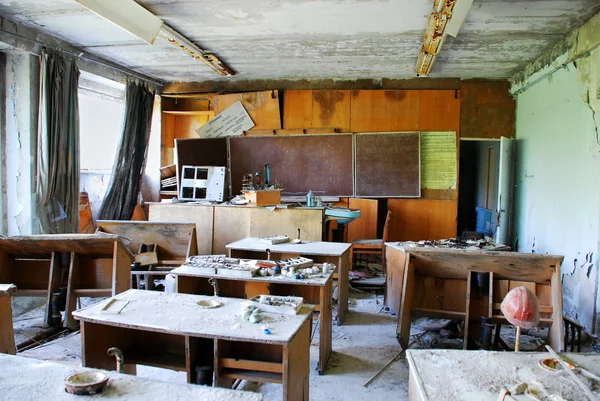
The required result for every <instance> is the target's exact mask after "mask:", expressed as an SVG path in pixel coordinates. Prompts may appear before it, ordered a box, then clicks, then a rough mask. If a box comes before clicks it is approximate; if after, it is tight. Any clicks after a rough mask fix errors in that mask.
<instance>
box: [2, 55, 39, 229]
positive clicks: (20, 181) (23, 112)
mask: <svg viewBox="0 0 600 401" xmlns="http://www.w3.org/2000/svg"><path fill="white" fill-rule="evenodd" d="M38 77H39V62H38V59H37V58H36V57H33V56H31V55H29V54H19V53H10V54H7V57H6V75H5V79H6V81H5V90H6V118H5V127H4V129H5V130H6V131H5V159H4V162H5V175H4V176H5V179H6V181H5V182H4V183H3V185H2V190H3V191H5V194H6V199H7V202H6V203H7V204H6V220H7V221H6V224H7V234H8V235H23V234H31V232H32V226H34V225H35V224H34V222H33V220H34V210H33V208H34V205H35V199H36V198H35V194H34V191H35V178H34V177H35V174H36V159H35V152H36V146H37V139H36V138H37V132H36V130H37V110H38V99H39V98H38V92H39V79H38Z"/></svg>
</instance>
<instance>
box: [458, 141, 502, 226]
mask: <svg viewBox="0 0 600 401" xmlns="http://www.w3.org/2000/svg"><path fill="white" fill-rule="evenodd" d="M500 154H501V149H500V140H461V141H460V163H459V182H460V186H459V192H458V220H457V234H458V235H459V236H460V235H461V234H462V233H463V231H477V232H480V233H483V234H485V235H487V236H490V237H493V236H494V234H495V233H496V228H497V222H498V210H499V208H498V191H499V182H500Z"/></svg>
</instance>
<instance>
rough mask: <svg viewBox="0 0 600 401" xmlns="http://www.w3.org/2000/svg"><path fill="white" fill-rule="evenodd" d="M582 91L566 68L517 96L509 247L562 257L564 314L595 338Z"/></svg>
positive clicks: (596, 216) (590, 150)
mask: <svg viewBox="0 0 600 401" xmlns="http://www.w3.org/2000/svg"><path fill="white" fill-rule="evenodd" d="M586 91H587V89H586V87H585V86H583V85H582V84H581V83H580V81H579V77H578V71H577V70H576V68H575V66H574V65H573V64H569V65H568V66H567V68H565V69H560V70H558V71H556V72H555V73H553V74H552V75H549V76H548V77H547V78H544V79H542V80H540V81H539V82H537V83H535V84H533V85H531V86H530V87H529V88H527V89H526V90H525V91H523V92H521V93H520V94H519V95H518V96H517V133H516V138H517V156H516V169H515V204H514V209H515V216H514V225H515V238H514V240H515V243H516V249H517V250H518V251H520V252H535V253H549V254H559V255H564V257H565V260H564V262H563V265H562V282H563V303H564V311H565V313H566V314H568V315H571V316H574V317H575V318H576V319H577V320H578V321H580V322H581V323H582V324H584V325H585V327H586V328H587V329H588V330H589V331H594V325H595V316H596V313H597V312H596V307H595V305H596V297H597V287H598V256H599V250H600V244H599V236H600V227H599V225H600V224H599V223H600V144H599V143H598V139H597V137H596V131H595V126H594V119H593V115H592V112H591V110H590V108H589V107H588V105H587V104H586V103H585V102H584V100H582V96H584V95H585V94H586ZM583 99H585V97H584V98H583Z"/></svg>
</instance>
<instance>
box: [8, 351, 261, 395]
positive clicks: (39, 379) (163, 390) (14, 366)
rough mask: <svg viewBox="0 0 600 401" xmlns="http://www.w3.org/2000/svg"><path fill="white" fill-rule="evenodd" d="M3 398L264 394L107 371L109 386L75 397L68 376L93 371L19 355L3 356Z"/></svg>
mask: <svg viewBox="0 0 600 401" xmlns="http://www.w3.org/2000/svg"><path fill="white" fill-rule="evenodd" d="M0 365H2V369H0V383H2V390H1V391H2V395H1V398H2V399H3V400H5V401H22V400H69V401H73V400H78V399H81V400H128V401H148V400H167V399H172V400H205V401H209V400H210V401H217V400H233V399H235V400H240V401H261V400H262V399H263V397H262V395H261V394H256V393H249V392H246V391H233V390H227V389H222V388H214V387H207V386H193V385H190V384H172V383H168V382H161V381H153V380H147V379H142V378H140V377H136V376H131V375H124V374H120V373H117V372H106V373H108V375H109V377H110V379H109V382H108V387H107V388H106V389H105V390H104V391H103V392H102V393H101V394H96V395H92V396H76V395H71V394H68V393H67V392H65V386H64V385H63V382H64V379H65V377H67V376H69V375H71V374H73V373H79V372H84V371H88V370H90V369H86V368H80V367H75V366H72V365H67V364H64V363H56V362H48V361H40V360H38V359H32V358H23V357H20V356H12V355H0Z"/></svg>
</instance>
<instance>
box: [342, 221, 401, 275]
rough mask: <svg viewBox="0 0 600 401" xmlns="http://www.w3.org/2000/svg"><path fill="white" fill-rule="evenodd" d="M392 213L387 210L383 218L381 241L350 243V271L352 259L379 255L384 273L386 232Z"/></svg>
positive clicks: (352, 263)
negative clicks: (359, 256)
mask: <svg viewBox="0 0 600 401" xmlns="http://www.w3.org/2000/svg"><path fill="white" fill-rule="evenodd" d="M391 215H392V212H391V211H389V210H388V212H387V215H386V216H385V225H384V226H383V238H382V239H358V240H356V241H353V242H352V248H351V249H350V270H352V269H353V267H354V258H355V257H356V256H358V255H380V256H381V268H382V270H383V273H385V270H386V268H385V243H386V242H387V240H388V231H389V227H390V219H391Z"/></svg>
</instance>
